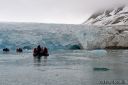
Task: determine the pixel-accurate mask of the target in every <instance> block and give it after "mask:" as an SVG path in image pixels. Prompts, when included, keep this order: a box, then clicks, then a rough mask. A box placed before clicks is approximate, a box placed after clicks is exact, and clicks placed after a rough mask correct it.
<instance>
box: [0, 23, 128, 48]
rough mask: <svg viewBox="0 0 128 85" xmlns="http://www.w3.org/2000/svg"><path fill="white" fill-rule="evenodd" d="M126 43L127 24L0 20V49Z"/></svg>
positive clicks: (87, 46) (127, 36) (127, 35)
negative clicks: (77, 23)
mask: <svg viewBox="0 0 128 85" xmlns="http://www.w3.org/2000/svg"><path fill="white" fill-rule="evenodd" d="M39 44H40V45H42V46H44V47H48V49H49V50H58V49H72V50H74V49H101V48H107V47H128V26H101V27H99V26H87V25H64V24H41V23H0V49H3V48H9V49H13V50H14V49H16V48H17V47H21V48H24V49H32V48H34V47H36V46H37V45H39Z"/></svg>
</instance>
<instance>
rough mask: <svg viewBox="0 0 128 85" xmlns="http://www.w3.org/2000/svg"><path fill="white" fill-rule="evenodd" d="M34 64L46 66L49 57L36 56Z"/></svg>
mask: <svg viewBox="0 0 128 85" xmlns="http://www.w3.org/2000/svg"><path fill="white" fill-rule="evenodd" d="M34 65H35V66H42V65H43V66H46V65H47V57H43V58H42V57H34Z"/></svg>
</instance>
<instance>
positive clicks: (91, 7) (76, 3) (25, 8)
mask: <svg viewBox="0 0 128 85" xmlns="http://www.w3.org/2000/svg"><path fill="white" fill-rule="evenodd" d="M127 3H128V0H0V21H9V22H11V21H13V22H43V23H67V24H80V23H82V22H84V21H85V20H86V19H87V18H88V17H89V16H90V15H91V14H92V13H93V12H95V11H96V10H98V9H101V8H106V7H111V6H117V5H121V4H127Z"/></svg>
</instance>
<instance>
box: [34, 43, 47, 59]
mask: <svg viewBox="0 0 128 85" xmlns="http://www.w3.org/2000/svg"><path fill="white" fill-rule="evenodd" d="M33 56H35V57H36V56H38V57H41V56H45V57H47V56H49V53H48V49H47V48H46V47H44V48H43V47H41V46H40V45H38V46H37V48H34V50H33Z"/></svg>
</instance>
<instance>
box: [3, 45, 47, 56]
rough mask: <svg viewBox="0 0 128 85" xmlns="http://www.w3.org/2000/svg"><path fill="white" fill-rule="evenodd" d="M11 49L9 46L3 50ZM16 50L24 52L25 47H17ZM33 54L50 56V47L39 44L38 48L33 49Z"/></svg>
mask: <svg viewBox="0 0 128 85" xmlns="http://www.w3.org/2000/svg"><path fill="white" fill-rule="evenodd" d="M9 51H10V49H9V48H4V49H3V52H9ZM16 52H17V53H22V52H23V49H22V48H17V49H16ZM33 56H34V57H37V56H38V57H41V56H45V57H47V56H49V53H48V49H47V48H46V47H44V48H43V47H41V46H40V45H38V46H37V47H36V48H34V50H33Z"/></svg>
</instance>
